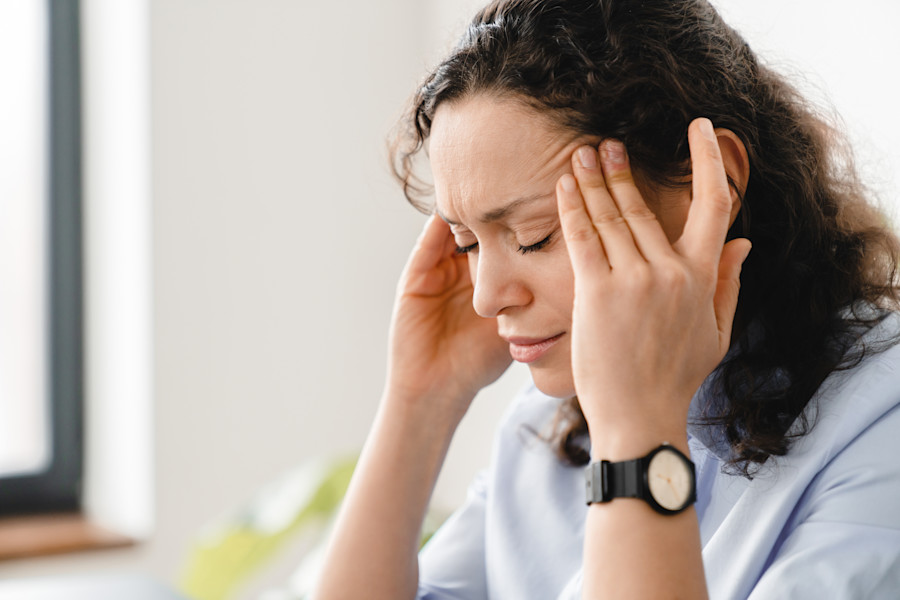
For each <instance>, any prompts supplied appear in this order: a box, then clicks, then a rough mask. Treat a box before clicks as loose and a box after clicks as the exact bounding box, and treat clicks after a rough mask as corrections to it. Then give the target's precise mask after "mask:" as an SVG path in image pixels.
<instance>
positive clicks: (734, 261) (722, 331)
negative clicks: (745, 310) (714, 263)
mask: <svg viewBox="0 0 900 600" xmlns="http://www.w3.org/2000/svg"><path fill="white" fill-rule="evenodd" d="M749 253H750V240H747V239H744V238H741V239H737V240H732V241H730V242H728V243H727V244H725V247H724V248H723V249H722V259H721V261H720V262H719V278H718V282H717V283H716V293H715V296H714V297H713V308H714V310H715V313H716V325H717V327H718V329H719V342H720V347H721V348H722V349H723V350H724V349H727V348H728V345H729V343H730V342H731V328H732V326H733V324H734V313H735V311H736V310H737V303H738V294H739V292H740V289H741V279H740V277H741V267H742V266H743V264H744V261H745V260H746V259H747V255H748V254H749Z"/></svg>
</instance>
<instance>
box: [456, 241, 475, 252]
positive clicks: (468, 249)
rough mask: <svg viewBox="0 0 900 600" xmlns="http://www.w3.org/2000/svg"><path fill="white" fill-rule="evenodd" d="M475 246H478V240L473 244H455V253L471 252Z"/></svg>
mask: <svg viewBox="0 0 900 600" xmlns="http://www.w3.org/2000/svg"><path fill="white" fill-rule="evenodd" d="M476 248H478V242H475V243H474V244H470V245H468V246H457V247H456V253H457V254H468V253H469V252H472V251H473V250H475V249H476Z"/></svg>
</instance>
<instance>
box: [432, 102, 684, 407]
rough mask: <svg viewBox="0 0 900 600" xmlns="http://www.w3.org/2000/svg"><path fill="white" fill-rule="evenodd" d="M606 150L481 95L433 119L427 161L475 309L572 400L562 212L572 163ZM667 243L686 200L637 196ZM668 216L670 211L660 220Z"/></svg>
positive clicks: (550, 390)
mask: <svg viewBox="0 0 900 600" xmlns="http://www.w3.org/2000/svg"><path fill="white" fill-rule="evenodd" d="M598 142H599V140H597V139H594V138H590V137H585V136H578V135H577V134H574V133H572V132H564V131H563V130H562V128H560V127H559V126H558V125H556V124H555V123H554V122H553V121H551V120H550V119H549V118H548V117H547V116H545V115H543V114H541V113H539V112H537V111H535V110H534V109H531V108H528V107H526V106H524V105H523V104H521V103H519V102H516V101H515V100H512V99H508V98H506V99H503V98H497V97H493V96H486V95H479V96H474V97H471V98H468V99H465V100H461V101H457V102H452V103H445V104H442V105H441V106H440V107H438V110H437V112H436V114H435V116H434V119H433V123H432V129H431V136H430V142H429V156H430V160H431V167H432V172H433V177H434V184H435V195H436V208H437V211H438V214H440V216H441V217H442V218H443V219H444V220H445V221H447V222H448V223H449V224H450V228H451V231H452V232H453V235H454V238H455V240H456V244H457V245H458V246H459V247H460V248H461V249H464V250H465V251H467V252H468V258H469V270H470V274H471V277H472V282H473V284H474V287H475V291H474V297H473V304H474V307H475V311H476V312H477V313H478V314H479V315H481V316H482V317H487V318H495V319H497V330H498V333H499V335H500V336H501V337H502V338H504V339H505V340H506V341H507V342H509V344H510V354H511V355H512V357H513V358H514V359H515V360H519V361H521V362H526V363H527V364H528V366H529V368H530V369H531V374H532V377H533V378H534V382H535V384H536V385H537V387H538V388H539V389H540V390H541V391H543V392H544V393H546V394H549V395H551V396H556V397H567V396H572V395H574V394H575V385H574V382H573V379H572V364H571V353H570V342H571V328H572V302H573V298H574V277H573V274H572V267H571V264H570V262H569V256H568V253H567V251H566V244H565V240H564V239H563V236H562V231H561V230H560V225H559V216H558V214H557V208H556V193H555V190H556V182H557V180H558V179H559V178H560V176H561V175H563V174H564V173H571V172H572V168H571V157H572V153H573V152H574V150H575V149H576V148H578V147H579V146H581V145H583V144H594V145H596V144H597V143H598ZM640 187H641V191H642V192H643V194H644V198H645V200H646V201H647V204H648V206H649V207H650V208H651V209H652V210H653V211H654V212H655V213H656V214H657V217H658V218H659V220H660V222H661V223H662V225H663V229H664V230H665V231H666V233H667V235H668V237H669V239H670V240H674V239H676V238H677V237H678V235H680V234H681V230H682V228H683V225H684V220H685V218H686V216H687V208H688V205H689V202H690V195H689V193H673V192H669V193H667V194H666V195H665V197H663V196H662V195H661V194H656V193H654V192H653V190H651V189H649V188H648V186H640ZM660 206H664V207H665V210H660Z"/></svg>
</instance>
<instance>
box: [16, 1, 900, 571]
mask: <svg viewBox="0 0 900 600" xmlns="http://www.w3.org/2000/svg"><path fill="white" fill-rule="evenodd" d="M480 4H481V2H478V1H475V0H466V1H464V2H455V1H451V0H431V1H429V2H422V1H421V0H389V1H386V0H382V1H379V2H370V1H367V0H347V1H345V2H341V3H335V2H295V1H292V0H188V1H185V0H156V1H155V2H153V3H152V4H151V14H150V25H151V35H150V58H151V64H152V71H151V75H152V77H151V90H152V96H151V101H152V140H153V141H152V143H153V146H152V182H151V185H152V191H153V211H152V244H153V255H152V263H153V282H154V288H153V298H152V304H153V315H152V322H153V326H154V330H153V348H154V354H153V363H154V365H155V366H154V369H155V370H154V378H153V388H154V393H155V414H154V416H153V419H154V420H155V427H156V429H155V437H154V444H155V454H154V457H155V470H156V471H155V475H156V481H155V488H156V498H155V503H156V532H155V534H154V535H153V536H152V537H151V539H150V540H149V541H148V542H146V543H144V544H141V545H139V546H137V547H135V548H132V549H127V550H121V551H109V552H99V553H94V554H85V555H79V556H76V557H61V558H48V559H42V560H35V561H20V562H15V563H8V564H6V565H0V575H2V576H14V575H15V576H25V575H35V574H46V573H64V572H74V571H84V570H88V569H89V570H101V569H102V570H105V569H127V570H130V571H142V572H147V573H150V574H152V575H154V576H156V577H159V578H161V579H163V580H166V581H174V579H175V577H176V575H177V571H178V568H179V566H180V565H181V564H182V561H183V559H184V556H185V550H186V545H187V544H188V542H189V541H190V540H191V539H193V538H194V537H196V535H198V533H199V532H200V530H201V528H202V527H203V525H204V524H207V523H209V522H210V521H211V520H213V519H214V518H215V517H217V516H218V515H220V514H222V513H225V512H227V511H229V510H231V509H233V508H234V507H236V506H238V505H240V503H241V502H242V501H243V500H245V499H246V498H247V497H248V496H250V495H251V494H252V492H253V491H254V490H256V489H258V488H259V487H260V486H261V485H262V484H263V483H265V482H267V481H269V480H271V479H272V478H274V477H276V476H277V475H278V474H279V473H281V472H283V471H284V470H286V469H288V468H290V467H292V466H294V465H295V464H297V463H298V462H299V461H302V460H303V459H304V458H306V457H310V456H316V455H322V454H329V453H338V452H352V451H355V450H356V449H358V448H359V447H360V445H361V444H362V441H363V439H364V436H365V434H366V430H367V427H368V424H369V421H370V419H371V417H372V415H373V413H374V410H375V405H376V401H377V399H378V393H379V391H380V387H381V385H382V379H383V375H384V373H383V367H384V362H385V354H384V348H385V336H386V332H387V327H388V318H389V314H390V307H391V301H392V297H393V290H394V284H395V281H396V278H397V276H398V274H399V272H400V270H401V268H402V265H403V263H404V261H405V257H406V254H407V252H408V249H409V247H410V246H411V244H412V242H413V240H414V239H415V237H416V235H417V233H418V230H419V228H420V226H421V224H422V223H423V220H424V218H423V217H422V216H421V215H419V214H418V213H416V212H415V211H414V210H412V209H411V208H410V207H408V206H407V205H406V204H405V202H404V200H403V198H402V196H401V194H400V193H399V191H398V188H397V186H396V185H395V184H394V182H393V181H392V180H391V179H390V177H389V175H388V172H387V168H386V152H385V149H384V148H385V146H384V140H385V138H386V135H387V132H388V130H389V129H390V127H391V126H392V125H393V123H394V121H395V118H396V116H397V115H398V113H399V110H400V108H401V106H402V105H403V103H404V101H405V99H406V97H407V96H408V94H409V93H410V92H411V91H412V90H413V89H414V86H415V84H416V82H417V81H418V80H419V79H420V77H421V76H422V75H423V74H424V73H425V69H426V66H427V65H428V64H430V63H431V62H432V61H434V60H435V59H436V58H437V57H438V56H439V55H440V53H441V52H442V51H443V50H444V49H445V48H446V47H447V46H448V44H449V41H450V37H452V35H453V34H455V32H457V31H459V28H460V27H461V25H462V24H463V22H464V20H465V18H466V17H467V16H468V15H469V14H470V13H472V12H473V11H474V9H475V8H476V7H477V6H478V5H480ZM719 4H721V5H723V6H724V7H725V8H726V10H728V11H729V12H728V13H726V14H731V13H734V17H735V19H738V20H740V21H741V24H742V28H745V30H746V31H747V33H748V37H749V39H750V41H751V43H754V42H755V41H756V40H757V39H759V41H760V42H761V43H763V44H764V45H766V46H768V47H773V48H778V49H781V50H783V51H784V52H786V54H787V56H789V57H791V59H792V60H794V61H796V62H798V63H801V64H802V63H803V61H806V60H808V61H813V60H817V59H824V60H823V61H820V62H816V63H815V64H814V65H813V68H814V69H816V70H818V71H819V76H820V77H821V79H822V80H823V81H824V82H825V83H824V85H826V86H828V87H829V88H832V89H840V88H838V85H839V84H841V83H844V82H851V83H850V87H849V88H847V89H845V91H838V92H835V93H834V96H835V100H836V101H837V102H838V103H839V108H841V109H842V110H846V112H848V113H851V114H853V117H852V120H853V122H854V123H856V122H857V119H858V122H859V123H865V125H862V126H860V129H859V131H861V132H862V133H861V134H857V135H858V136H861V138H862V141H863V142H864V143H865V144H869V145H868V146H867V148H868V150H866V153H868V155H869V156H872V155H876V156H878V157H879V159H880V160H882V161H884V167H883V168H882V169H880V170H878V173H881V174H885V173H888V172H892V173H895V174H896V173H898V172H900V158H898V154H897V153H896V152H895V151H894V149H893V146H894V144H893V140H894V139H896V136H897V134H898V132H897V122H898V119H897V118H896V116H894V115H893V113H892V111H891V110H890V109H891V107H889V106H888V104H887V103H888V102H890V101H891V100H892V99H893V98H895V97H896V89H892V88H893V87H894V86H895V84H894V83H893V82H892V81H891V78H890V75H889V74H888V73H887V72H886V71H883V72H880V73H879V72H878V71H875V72H873V71H871V70H869V69H864V68H863V67H867V66H872V65H874V66H880V65H890V64H892V63H893V62H895V60H896V58H897V57H900V50H898V47H897V42H895V41H892V40H893V38H892V37H891V36H889V35H888V33H889V32H888V31H887V27H889V25H890V24H891V23H897V22H898V20H897V19H896V17H897V14H896V10H897V8H896V6H895V5H893V4H892V3H889V2H886V1H885V2H876V1H875V0H860V1H859V2H857V3H856V4H855V5H854V7H855V8H854V10H853V11H852V12H851V11H846V10H843V11H836V13H834V14H837V12H839V13H840V16H839V17H832V16H830V15H832V14H833V13H831V12H829V11H828V10H824V9H823V8H822V7H823V6H825V5H827V3H825V4H823V3H822V1H821V0H819V1H818V2H812V1H808V2H802V3H801V2H794V3H792V4H791V6H792V7H794V6H802V7H803V8H802V9H800V8H796V9H793V8H792V9H791V10H788V9H787V8H785V7H784V6H783V5H782V4H779V3H777V2H775V1H774V0H773V1H771V2H762V0H759V1H758V2H755V3H753V7H754V10H749V9H747V8H746V6H745V5H746V4H747V3H737V2H733V1H732V2H725V1H724V0H722V1H720V2H719ZM741 7H743V8H741ZM756 7H764V8H758V9H757V8H756ZM866 7H869V8H870V9H871V10H867V8H866ZM890 11H893V12H890ZM772 15H776V18H773V16H772ZM879 15H882V16H883V18H880V17H879ZM835 19H837V20H835ZM854 19H858V23H856V24H854V23H853V21H852V20H854ZM863 21H865V28H864V26H863ZM873 28H884V32H883V35H882V34H881V33H877V32H880V31H881V30H879V29H874V31H876V34H872V33H870V32H872V31H873ZM800 33H803V35H804V37H802V38H800V37H799V34H800ZM879 45H880V46H879ZM886 53H889V54H886ZM829 57H832V58H829ZM837 58H843V59H846V60H843V61H842V62H840V63H838V62H836V61H837ZM838 65H840V67H839V68H838ZM886 68H887V67H885V69H886ZM847 90H849V91H847ZM856 101H858V102H860V103H862V104H857V103H855V102H856ZM844 104H847V108H846V109H845V107H844ZM885 117H890V118H885ZM873 148H875V149H876V150H873ZM892 152H893V153H892ZM893 177H896V175H894V176H893ZM886 178H887V179H889V181H888V182H887V183H886V184H885V186H884V187H885V189H892V190H896V189H897V188H898V186H897V185H896V179H893V180H890V179H891V178H890V177H889V176H886ZM891 186H893V187H891ZM891 193H893V194H894V196H895V197H896V194H895V193H894V192H891ZM523 378H524V373H523V370H522V369H521V368H520V369H515V370H514V371H512V372H511V373H510V374H509V375H508V376H506V377H505V378H504V379H503V380H502V381H501V383H500V384H499V385H498V386H496V387H495V388H494V389H492V390H489V391H488V393H487V394H484V396H485V397H483V398H480V399H479V400H480V401H478V402H477V403H476V404H475V406H474V408H473V410H472V412H471V414H470V415H469V416H467V418H466V420H465V421H464V423H463V425H462V428H461V430H460V431H459V433H458V435H457V438H456V441H455V442H454V445H453V447H452V449H451V454H450V457H449V459H448V464H447V467H446V469H445V473H444V474H443V475H442V479H441V481H440V482H439V486H438V490H437V493H436V498H437V500H438V501H439V502H441V503H442V504H445V505H447V506H453V505H455V504H457V503H458V502H459V501H460V500H461V499H462V497H463V495H464V489H465V485H466V483H467V482H468V480H469V479H470V478H471V476H472V475H473V474H474V472H475V471H476V470H477V469H478V468H480V467H481V466H483V465H484V464H486V461H487V454H488V451H489V444H490V441H489V440H490V433H491V431H492V429H493V426H494V423H495V422H496V420H497V418H498V416H499V414H500V413H501V412H502V410H503V408H504V406H505V403H506V402H507V400H508V398H509V397H510V395H511V393H512V392H513V391H514V390H515V389H516V388H517V387H518V385H519V384H520V382H521V381H522V380H523ZM278 576H280V575H278V574H272V575H270V577H273V578H276V579H277V577H278Z"/></svg>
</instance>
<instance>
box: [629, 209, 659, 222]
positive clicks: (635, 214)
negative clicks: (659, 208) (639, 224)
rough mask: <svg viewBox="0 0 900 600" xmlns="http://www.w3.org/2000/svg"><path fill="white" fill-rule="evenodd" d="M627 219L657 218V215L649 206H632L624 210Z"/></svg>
mask: <svg viewBox="0 0 900 600" xmlns="http://www.w3.org/2000/svg"><path fill="white" fill-rule="evenodd" d="M622 216H623V217H624V218H625V220H626V221H649V220H651V219H656V215H655V214H654V213H653V211H652V210H650V209H649V208H647V206H646V205H645V206H630V207H628V208H626V209H625V210H623V211H622Z"/></svg>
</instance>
